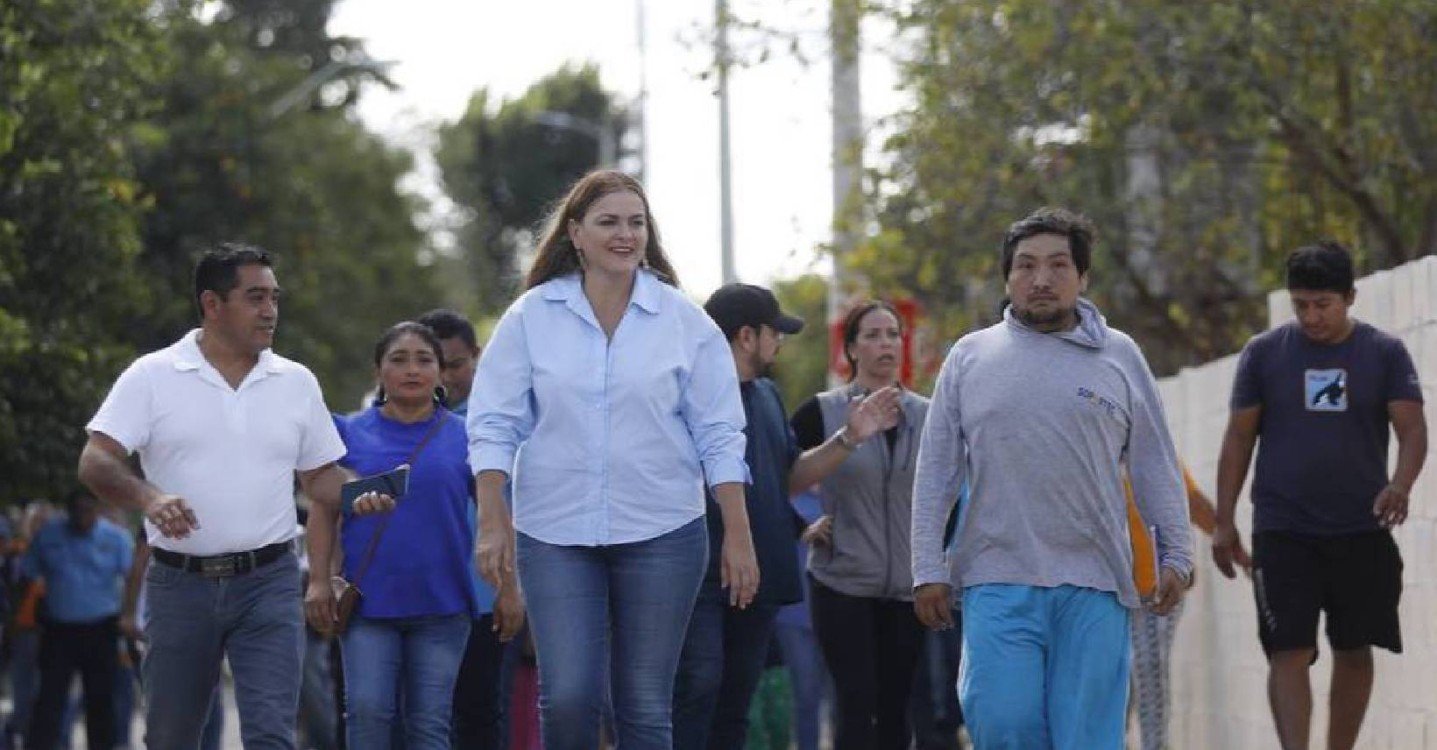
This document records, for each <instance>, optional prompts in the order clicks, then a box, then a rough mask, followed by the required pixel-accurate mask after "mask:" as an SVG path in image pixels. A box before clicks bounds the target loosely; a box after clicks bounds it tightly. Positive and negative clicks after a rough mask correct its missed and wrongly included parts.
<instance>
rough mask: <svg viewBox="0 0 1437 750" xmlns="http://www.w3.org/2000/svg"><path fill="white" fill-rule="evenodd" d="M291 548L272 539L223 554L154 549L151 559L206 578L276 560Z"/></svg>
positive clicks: (229, 574)
mask: <svg viewBox="0 0 1437 750" xmlns="http://www.w3.org/2000/svg"><path fill="white" fill-rule="evenodd" d="M290 548H291V544H290V543H289V542H275V543H274V544H267V545H265V546H263V547H260V548H259V549H252V550H250V551H248V552H231V553H229V554H225V555H209V556H206V557H201V556H199V555H182V554H180V553H178V552H171V551H169V550H167V549H160V548H159V547H156V548H154V550H153V552H154V554H155V559H156V560H158V561H160V562H162V563H164V564H166V565H168V566H170V567H172V568H179V569H180V570H184V571H188V572H190V573H199V574H200V575H203V576H205V577H208V578H225V577H227V576H237V575H240V574H243V573H248V572H250V571H251V570H254V569H255V568H258V567H259V566H261V565H267V564H269V563H272V562H274V561H275V560H278V559H279V558H280V556H281V555H283V554H284V553H286V552H288V551H289V550H290Z"/></svg>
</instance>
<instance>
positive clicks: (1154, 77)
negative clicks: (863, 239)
mask: <svg viewBox="0 0 1437 750" xmlns="http://www.w3.org/2000/svg"><path fill="white" fill-rule="evenodd" d="M888 12H891V13H892V14H893V15H894V17H895V18H896V19H897V20H898V22H899V23H900V24H901V26H902V28H903V29H905V32H906V35H907V38H908V39H910V40H911V43H912V44H911V48H910V49H909V51H908V53H907V54H906V55H905V59H904V60H903V61H902V63H901V71H902V72H901V76H902V86H903V88H904V89H905V90H906V91H908V92H909V93H910V94H911V95H912V101H913V106H912V107H911V108H909V109H908V110H907V111H905V112H903V113H901V114H900V115H899V116H898V118H897V122H896V123H895V125H896V132H897V134H896V135H895V136H894V137H893V138H892V139H891V140H890V141H889V143H888V144H887V150H888V152H889V154H890V156H891V157H892V158H891V162H890V164H889V165H888V166H886V167H885V168H884V169H882V170H879V171H876V172H874V173H873V174H872V176H871V177H872V179H871V181H870V184H869V195H870V206H871V207H872V208H873V211H874V215H875V218H876V219H877V224H878V230H877V231H876V232H875V233H874V234H873V236H872V237H871V238H870V240H869V242H868V243H867V244H866V246H865V247H864V248H863V249H862V250H861V251H860V252H859V253H857V254H856V256H855V257H854V258H853V259H852V262H853V264H854V265H855V266H856V267H857V268H859V269H860V270H861V271H863V272H864V273H865V274H866V275H867V276H868V277H869V278H870V279H871V280H872V281H873V282H874V283H875V284H876V285H877V286H878V288H880V289H890V290H904V291H907V292H910V293H914V294H915V295H916V296H918V297H919V298H920V299H921V300H922V301H923V302H924V304H925V306H926V307H927V308H928V309H929V310H931V311H934V312H935V313H936V314H937V315H938V317H939V320H940V321H941V322H942V325H943V327H944V329H945V330H946V331H948V332H949V333H951V334H956V333H959V332H961V331H962V330H963V329H964V328H966V327H967V326H970V325H973V324H976V323H978V322H982V321H984V320H989V319H991V318H992V317H993V310H994V308H995V304H996V302H997V300H998V298H999V296H1000V295H1001V283H1000V280H999V279H998V278H997V276H998V272H997V260H998V243H999V240H1000V238H1001V236H1002V232H1003V230H1004V229H1005V228H1006V226H1007V225H1008V224H1009V223H1010V222H1012V221H1014V220H1016V219H1017V218H1020V217H1021V216H1023V215H1024V214H1026V213H1027V212H1028V211H1030V210H1032V209H1033V208H1036V207H1037V206H1040V205H1045V204H1062V205H1067V206H1069V207H1071V208H1074V209H1078V210H1081V211H1083V212H1084V213H1086V214H1088V215H1089V216H1090V217H1092V218H1093V219H1094V220H1095V221H1096V223H1097V225H1098V227H1099V232H1100V244H1099V248H1098V251H1097V254H1096V255H1095V259H1094V269H1093V276H1092V281H1093V285H1094V287H1093V291H1092V294H1093V296H1094V297H1095V298H1096V299H1097V301H1098V302H1099V304H1100V305H1102V306H1104V307H1105V308H1106V311H1107V312H1108V314H1109V316H1110V317H1111V318H1112V319H1113V321H1114V322H1115V323H1116V324H1117V325H1118V326H1120V327H1122V328H1125V329H1127V330H1129V331H1130V332H1132V333H1133V334H1134V335H1135V336H1136V337H1137V338H1138V339H1139V340H1140V342H1141V343H1142V344H1143V346H1144V349H1145V351H1146V352H1147V353H1148V355H1149V358H1150V359H1151V360H1152V361H1153V364H1154V367H1155V369H1157V370H1159V371H1161V372H1172V371H1174V370H1175V369H1176V368H1178V367H1180V366H1183V365H1186V364H1194V363H1197V362H1201V361H1205V360H1207V359H1210V358H1212V357H1215V356H1219V355H1222V354H1225V353H1227V352H1231V351H1233V350H1234V349H1235V348H1237V346H1239V345H1240V344H1241V342H1242V341H1243V340H1244V338H1245V337H1246V336H1247V335H1249V334H1250V333H1251V331H1252V330H1254V329H1255V328H1257V327H1260V325H1261V323H1262V312H1263V310H1264V307H1263V305H1262V294H1263V292H1264V291H1265V290H1266V289H1269V288H1271V287H1272V286H1274V285H1275V284H1276V283H1277V282H1279V280H1280V270H1281V262H1282V258H1283V257H1284V256H1285V255H1286V253H1287V252H1288V251H1290V250H1291V249H1292V248H1294V247H1296V246H1298V245H1301V244H1305V243H1308V242H1310V241H1312V240H1314V239H1316V238H1318V237H1322V236H1333V237H1336V238H1338V239H1341V240H1344V241H1346V242H1348V243H1351V244H1353V245H1354V246H1355V247H1356V248H1357V250H1358V255H1359V259H1360V260H1361V261H1363V262H1364V263H1365V265H1366V267H1367V268H1368V270H1378V269H1381V268H1386V267H1389V266H1391V265H1395V264H1397V263H1401V262H1403V261H1405V260H1409V259H1411V258H1413V257H1416V256H1418V255H1421V254H1425V253H1430V252H1433V251H1434V250H1437V120H1434V119H1433V118H1432V117H1430V116H1429V114H1428V113H1430V112H1431V111H1433V106H1434V104H1437V101H1434V100H1437V45H1434V42H1437V2H1434V1H1433V0H1415V1H1414V2H1396V1H1395V0H1370V1H1365V2H1359V1H1357V0H1353V1H1352V2H1319V1H1318V0H1281V1H1280V2H1270V3H1253V2H1251V1H1250V0H1214V1H1213V2H1204V3H1186V4H1173V3H1166V2H1160V0H1100V1H1099V2H1091V3H1057V2H1051V1H1050V0H961V1H960V0H916V1H915V2H911V3H906V4H903V5H902V6H901V7H899V8H897V9H893V8H891V7H890V8H889V11H888Z"/></svg>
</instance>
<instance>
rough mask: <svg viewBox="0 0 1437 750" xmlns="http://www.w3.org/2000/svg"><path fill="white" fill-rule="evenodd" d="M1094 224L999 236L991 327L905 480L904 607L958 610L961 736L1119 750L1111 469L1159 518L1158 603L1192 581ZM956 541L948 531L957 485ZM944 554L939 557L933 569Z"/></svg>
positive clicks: (1116, 509) (1138, 370)
mask: <svg viewBox="0 0 1437 750" xmlns="http://www.w3.org/2000/svg"><path fill="white" fill-rule="evenodd" d="M1092 242H1093V233H1092V228H1091V225H1090V224H1088V222H1087V221H1086V220H1085V219H1083V218H1082V217H1080V216H1077V215H1075V214H1073V213H1070V212H1068V211H1065V210H1062V209H1048V208H1045V209H1040V210H1038V211H1036V212H1034V213H1033V214H1031V215H1029V216H1028V217H1026V218H1024V219H1023V220H1021V221H1019V222H1017V223H1016V224H1014V225H1013V226H1011V227H1010V228H1009V229H1008V233H1007V235H1006V236H1005V237H1004V240H1003V252H1002V269H1003V275H1004V277H1005V280H1006V284H1007V292H1008V297H1009V299H1010V300H1011V301H1012V303H1011V305H1010V306H1009V307H1008V308H1007V309H1006V310H1005V312H1004V316H1003V317H1004V319H1003V321H1002V322H1000V323H998V324H996V325H993V326H990V327H988V328H985V329H983V330H981V331H977V332H974V333H972V334H969V335H967V336H964V337H963V338H962V339H961V340H959V342H958V343H957V344H956V345H955V346H954V347H953V349H952V351H951V352H949V354H948V358H947V360H946V361H945V362H944V364H943V369H942V371H941V372H940V373H939V376H938V382H937V384H936V385H935V389H934V393H933V401H932V404H931V406H930V408H929V413H928V422H927V424H926V425H925V428H924V431H923V438H922V442H921V444H920V448H919V453H918V466H917V477H916V480H915V484H914V490H913V582H914V596H915V601H914V607H915V609H916V610H917V613H918V617H919V619H920V620H922V621H923V622H924V624H925V625H927V626H929V627H932V628H942V627H947V626H949V625H950V624H951V600H952V595H953V587H954V585H955V584H956V586H957V587H958V589H959V590H960V592H961V597H962V606H963V618H964V621H963V641H964V643H963V667H962V675H961V677H960V678H959V684H958V688H959V697H960V699H961V700H962V703H963V713H964V717H965V719H966V720H967V722H968V727H969V731H970V733H971V734H972V737H973V741H974V743H975V746H976V747H978V748H980V749H982V750H987V749H989V748H1025V749H1026V748H1046V747H1053V748H1120V747H1122V746H1123V722H1124V713H1125V708H1126V699H1127V680H1128V669H1129V659H1130V655H1129V639H1128V610H1129V609H1132V608H1136V607H1138V606H1140V602H1139V597H1138V593H1137V590H1136V587H1135V586H1134V583H1133V578H1132V551H1131V546H1130V542H1129V536H1128V524H1127V514H1126V501H1125V498H1124V493H1123V478H1124V475H1125V474H1126V475H1127V476H1129V477H1131V480H1132V484H1133V490H1134V495H1135V496H1136V497H1137V498H1138V503H1139V506H1138V507H1139V511H1140V512H1141V515H1142V517H1143V521H1144V523H1145V524H1147V525H1149V526H1153V527H1156V529H1157V546H1158V564H1159V565H1160V566H1161V574H1160V576H1159V583H1158V590H1157V593H1156V595H1155V596H1154V598H1153V601H1151V602H1150V603H1149V606H1151V607H1152V608H1153V610H1154V611H1156V612H1159V613H1165V612H1168V611H1170V610H1171V609H1172V608H1173V607H1174V606H1176V604H1177V603H1178V601H1179V600H1181V598H1182V595H1183V591H1184V588H1185V587H1186V584H1187V582H1188V581H1189V580H1190V578H1191V576H1192V565H1193V563H1192V553H1191V546H1192V532H1191V530H1190V527H1189V524H1188V515H1187V501H1186V499H1185V496H1184V494H1183V484H1182V479H1181V476H1180V474H1179V470H1178V464H1177V457H1176V455H1175V452H1174V449H1173V443H1172V438H1171V436H1170V435H1169V434H1168V430H1167V425H1166V423H1165V421H1164V418H1163V411H1162V404H1161V402H1160V401H1159V397H1158V392H1157V385H1156V383H1155V382H1154V380H1153V376H1152V373H1151V372H1150V371H1149V370H1148V366H1147V363H1146V361H1145V360H1144V359H1143V355H1142V352H1141V351H1140V350H1139V349H1138V347H1137V345H1136V344H1134V343H1133V341H1132V339H1130V338H1129V337H1128V336H1127V335H1125V334H1123V333H1122V332H1120V331H1117V330H1115V329H1111V328H1108V327H1107V325H1106V323H1105V322H1104V320H1103V316H1102V315H1101V314H1100V313H1099V312H1098V309H1097V308H1096V307H1095V306H1093V304H1092V303H1090V302H1088V301H1087V300H1085V299H1082V298H1081V294H1082V293H1083V292H1084V291H1085V290H1086V289H1087V283H1088V268H1089V265H1090V261H1091V256H1092ZM965 480H966V481H967V482H968V483H969V487H970V496H969V501H968V505H967V507H965V508H963V509H961V517H960V522H959V523H960V526H959V531H958V536H957V540H956V543H955V545H954V548H953V551H952V552H951V554H949V555H945V553H944V550H943V528H944V523H945V521H946V520H947V518H948V515H949V513H950V512H951V511H952V508H953V505H954V498H955V497H956V495H957V494H958V493H957V488H958V487H959V486H960V485H961V484H962V483H963V482H964V481H965ZM945 558H947V559H946V564H945Z"/></svg>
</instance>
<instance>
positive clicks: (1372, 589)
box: [1252, 531, 1402, 659]
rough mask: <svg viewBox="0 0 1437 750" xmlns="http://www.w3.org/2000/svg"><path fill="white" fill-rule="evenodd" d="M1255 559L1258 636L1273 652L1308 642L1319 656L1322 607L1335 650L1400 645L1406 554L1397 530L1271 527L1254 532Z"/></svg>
mask: <svg viewBox="0 0 1437 750" xmlns="http://www.w3.org/2000/svg"><path fill="white" fill-rule="evenodd" d="M1252 561H1253V573H1252V577H1253V593H1254V595H1255V596H1256V598H1257V631H1258V638H1259V639H1260V640H1261V641H1262V649H1263V651H1264V652H1266V653H1267V654H1268V655H1271V654H1272V653H1273V652H1274V651H1293V650H1300V649H1309V648H1310V649H1312V650H1313V655H1314V656H1313V658H1314V659H1315V658H1316V653H1317V615H1318V613H1319V612H1326V613H1327V642H1328V644H1330V645H1331V646H1332V648H1333V649H1335V650H1338V651H1346V650H1352V649H1360V648H1365V647H1367V646H1380V647H1382V648H1385V649H1387V650H1388V651H1392V652H1395V653H1401V652H1402V631H1401V628H1400V627H1399V624H1398V618H1397V603H1398V601H1399V600H1400V599H1401V598H1402V555H1401V554H1400V553H1399V552H1398V551H1397V543H1396V542H1394V541H1393V540H1392V534H1390V533H1388V532H1386V531H1372V532H1366V533H1361V534H1347V535H1343V536H1331V537H1321V536H1308V535H1304V534H1294V533H1289V532H1284V531H1265V532H1261V533H1258V534H1254V535H1253V539H1252Z"/></svg>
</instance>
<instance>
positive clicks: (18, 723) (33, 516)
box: [4, 500, 52, 750]
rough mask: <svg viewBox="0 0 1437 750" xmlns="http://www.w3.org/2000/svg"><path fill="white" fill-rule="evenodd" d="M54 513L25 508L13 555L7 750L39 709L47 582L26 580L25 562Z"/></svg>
mask: <svg viewBox="0 0 1437 750" xmlns="http://www.w3.org/2000/svg"><path fill="white" fill-rule="evenodd" d="M51 512H52V510H51V508H50V504H49V503H48V502H46V501H44V500H32V501H30V503H29V504H28V505H26V506H25V511H24V514H23V515H22V516H21V521H20V534H19V537H18V538H17V539H16V540H15V543H14V546H13V552H14V555H15V558H16V562H15V568H16V580H15V582H14V585H15V590H16V593H17V595H18V596H17V603H16V605H15V616H14V620H13V622H12V625H11V627H10V632H9V633H8V634H7V637H8V639H9V647H10V664H9V668H10V691H11V692H10V715H9V716H8V717H6V720H5V745H4V746H5V750H14V748H16V747H17V746H18V745H19V741H20V740H21V739H23V738H24V735H25V733H26V732H27V731H29V728H30V717H31V716H32V715H33V709H34V707H35V693H36V691H37V690H39V687H40V665H39V660H40V606H41V602H42V601H43V600H44V598H45V582H44V581H43V580H40V579H33V580H23V579H22V578H21V577H20V571H19V569H20V567H21V562H20V561H23V559H24V557H25V552H26V551H27V550H28V549H29V547H30V543H31V542H32V541H33V540H34V539H35V534H36V533H37V532H39V530H40V529H41V528H42V527H43V526H44V525H45V523H46V522H47V521H48V520H49V519H50V514H51Z"/></svg>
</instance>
